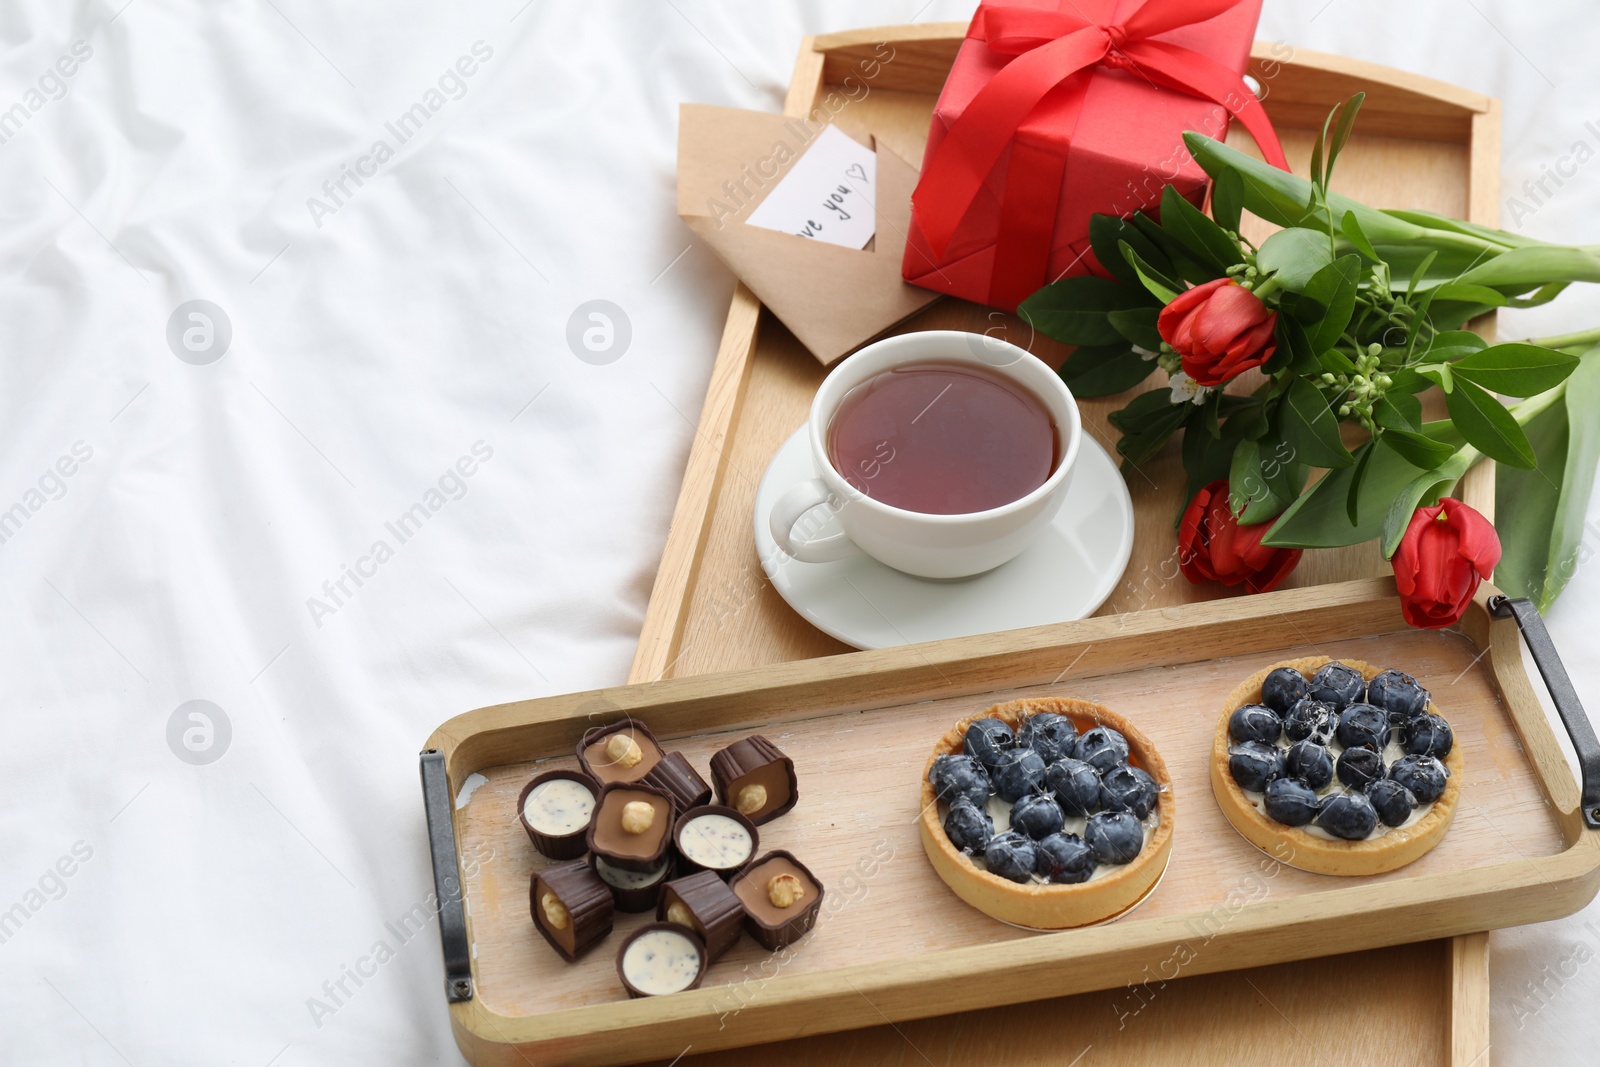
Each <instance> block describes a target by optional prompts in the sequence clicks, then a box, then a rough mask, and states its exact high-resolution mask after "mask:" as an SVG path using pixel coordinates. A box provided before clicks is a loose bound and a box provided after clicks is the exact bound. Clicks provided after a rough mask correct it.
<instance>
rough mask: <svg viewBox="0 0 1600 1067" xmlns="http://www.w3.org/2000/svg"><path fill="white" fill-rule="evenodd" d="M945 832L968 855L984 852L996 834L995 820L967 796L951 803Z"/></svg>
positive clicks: (951, 841) (945, 818)
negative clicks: (968, 799)
mask: <svg viewBox="0 0 1600 1067" xmlns="http://www.w3.org/2000/svg"><path fill="white" fill-rule="evenodd" d="M944 833H945V836H946V837H948V838H949V839H950V843H951V844H952V845H954V846H956V848H959V849H960V850H961V851H962V852H965V853H966V854H967V855H969V856H970V855H972V854H973V853H975V852H982V851H983V850H984V849H986V848H988V847H989V839H990V838H992V837H993V836H994V820H993V819H991V818H989V813H988V812H986V811H984V810H983V809H982V808H980V807H976V806H974V805H973V804H971V803H969V802H968V801H967V799H966V798H965V797H963V798H961V799H960V800H957V801H956V802H955V803H954V804H951V805H950V811H949V812H948V813H947V814H946V815H945V817H944Z"/></svg>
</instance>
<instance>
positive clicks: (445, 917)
mask: <svg viewBox="0 0 1600 1067" xmlns="http://www.w3.org/2000/svg"><path fill="white" fill-rule="evenodd" d="M422 808H423V812H424V814H425V815H426V816H427V819H428V850H429V852H430V853H431V854H432V856H433V892H434V900H436V901H437V902H438V904H437V906H438V911H439V942H440V945H441V947H442V948H443V949H444V992H445V997H446V998H447V999H448V1000H449V1001H450V1003H452V1004H455V1003H457V1002H459V1001H463V1000H471V999H472V952H471V947H470V946H469V945H468V943H467V911H466V907H465V906H464V905H463V904H462V897H461V871H460V867H459V866H458V865H457V863H456V829H455V824H454V823H453V822H452V821H451V818H450V814H451V801H450V779H449V776H448V775H446V774H445V769H444V753H442V752H440V751H439V750H438V749H433V748H430V749H427V750H426V751H424V752H423V753H422Z"/></svg>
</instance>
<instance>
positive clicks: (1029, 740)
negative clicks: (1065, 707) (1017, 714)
mask: <svg viewBox="0 0 1600 1067" xmlns="http://www.w3.org/2000/svg"><path fill="white" fill-rule="evenodd" d="M1077 739H1078V728H1077V727H1076V726H1074V725H1073V723H1072V720H1071V719H1069V718H1067V717H1066V716H1065V715H1057V714H1056V713H1055V712H1053V711H1042V712H1040V713H1039V714H1037V715H1030V716H1028V718H1027V719H1025V720H1023V723H1022V729H1020V730H1018V731H1017V744H1019V745H1026V746H1028V747H1029V748H1031V749H1033V750H1034V751H1035V752H1037V753H1039V755H1041V756H1043V757H1044V761H1045V762H1046V763H1054V762H1055V761H1056V760H1058V759H1060V758H1061V757H1062V756H1070V755H1072V745H1073V742H1075V741H1076V740H1077Z"/></svg>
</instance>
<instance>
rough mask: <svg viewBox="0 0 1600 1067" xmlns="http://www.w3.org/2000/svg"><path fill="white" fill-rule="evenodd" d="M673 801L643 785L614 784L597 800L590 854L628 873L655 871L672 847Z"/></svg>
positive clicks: (589, 832)
mask: <svg viewBox="0 0 1600 1067" xmlns="http://www.w3.org/2000/svg"><path fill="white" fill-rule="evenodd" d="M676 814H677V812H676V810H675V809H674V808H673V806H672V797H671V796H670V795H669V794H667V793H666V792H665V791H663V790H660V789H657V788H655V787H654V786H649V785H645V784H644V783H642V782H635V783H627V782H612V783H611V784H610V785H607V786H605V787H603V788H602V789H601V790H600V795H599V796H598V797H597V798H596V799H595V803H594V816H593V818H591V819H590V820H589V831H588V835H587V837H586V839H585V840H586V841H587V844H588V847H589V851H590V852H592V853H594V854H595V855H596V856H599V857H601V858H603V859H605V860H606V861H607V862H609V863H610V864H611V865H612V866H613V867H617V868H619V869H621V870H624V871H654V870H655V869H656V868H657V867H660V866H661V863H662V861H663V860H665V859H666V858H667V850H668V849H670V848H671V847H672V820H673V818H674V816H675V815H676Z"/></svg>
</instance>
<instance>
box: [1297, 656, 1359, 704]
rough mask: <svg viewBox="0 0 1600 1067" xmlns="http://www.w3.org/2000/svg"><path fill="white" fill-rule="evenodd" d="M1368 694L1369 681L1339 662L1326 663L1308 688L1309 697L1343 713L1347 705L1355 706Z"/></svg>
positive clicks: (1313, 676) (1314, 676)
mask: <svg viewBox="0 0 1600 1067" xmlns="http://www.w3.org/2000/svg"><path fill="white" fill-rule="evenodd" d="M1366 693H1367V680H1366V678H1364V677H1362V674H1361V672H1360V671H1358V670H1356V669H1355V668H1354V667H1349V666H1346V665H1345V664H1343V663H1340V662H1339V661H1338V660H1334V661H1333V662H1332V663H1324V664H1323V665H1322V668H1321V669H1320V670H1318V671H1317V673H1316V674H1314V675H1312V676H1311V684H1310V685H1308V686H1306V695H1307V696H1309V697H1310V698H1311V699H1312V700H1321V701H1323V702H1325V703H1328V704H1332V705H1333V709H1334V710H1335V711H1343V710H1344V706H1345V705H1346V704H1354V703H1355V702H1356V701H1358V700H1360V699H1361V698H1362V697H1364V696H1366Z"/></svg>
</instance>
